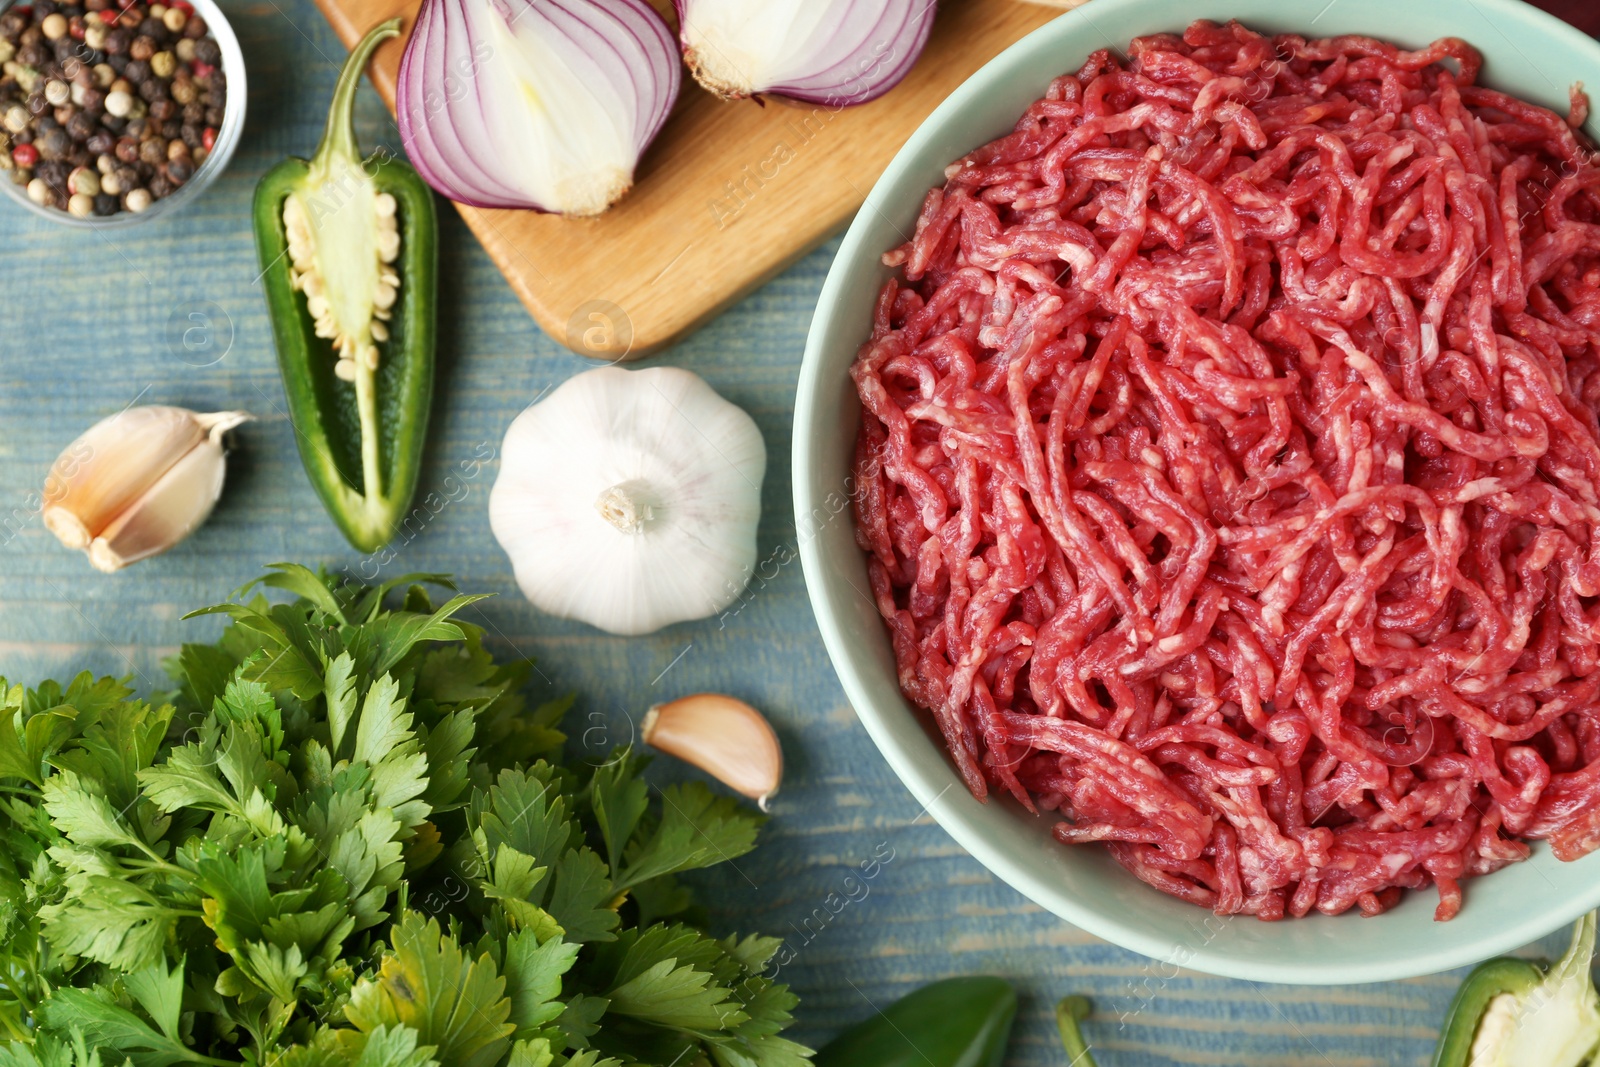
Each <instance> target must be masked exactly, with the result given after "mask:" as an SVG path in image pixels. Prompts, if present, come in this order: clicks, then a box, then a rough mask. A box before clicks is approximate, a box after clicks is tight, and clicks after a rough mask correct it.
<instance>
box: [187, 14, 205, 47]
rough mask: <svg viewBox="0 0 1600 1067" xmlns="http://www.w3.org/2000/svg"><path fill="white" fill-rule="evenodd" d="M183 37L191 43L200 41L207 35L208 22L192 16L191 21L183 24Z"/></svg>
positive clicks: (197, 16)
mask: <svg viewBox="0 0 1600 1067" xmlns="http://www.w3.org/2000/svg"><path fill="white" fill-rule="evenodd" d="M183 35H184V36H185V37H187V38H189V39H190V40H191V41H198V40H200V38H202V37H205V35H206V20H205V19H203V18H201V17H200V16H199V15H190V16H189V21H188V22H185V23H184V24H183Z"/></svg>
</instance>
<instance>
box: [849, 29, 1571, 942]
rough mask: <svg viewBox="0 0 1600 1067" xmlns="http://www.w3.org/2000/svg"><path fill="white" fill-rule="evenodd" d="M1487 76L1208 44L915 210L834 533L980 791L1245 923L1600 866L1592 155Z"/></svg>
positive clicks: (873, 348) (909, 685) (1237, 37)
mask: <svg viewBox="0 0 1600 1067" xmlns="http://www.w3.org/2000/svg"><path fill="white" fill-rule="evenodd" d="M1479 65H1480V61H1479V56H1478V54H1477V52H1476V51H1474V50H1473V49H1472V48H1471V47H1470V46H1469V45H1467V44H1466V43H1464V42H1462V41H1459V40H1455V39H1446V40H1441V41H1438V42H1436V43H1434V44H1433V45H1431V46H1429V47H1427V48H1424V49H1422V50H1420V51H1414V52H1408V51H1404V50H1401V49H1399V48H1396V47H1395V46H1393V45H1390V44H1386V43H1383V42H1381V41H1376V40H1372V39H1368V38H1364V37H1335V38H1330V39H1326V40H1307V39H1305V38H1302V37H1296V36H1277V37H1265V36H1262V35H1259V34H1256V33H1254V32H1251V31H1250V30H1248V29H1246V28H1244V27H1242V26H1239V25H1237V24H1230V25H1226V26H1223V25H1216V24H1213V23H1208V22H1197V23H1195V24H1194V25H1192V26H1190V27H1189V29H1188V30H1187V31H1186V32H1185V33H1184V34H1183V35H1182V36H1181V37H1178V36H1172V35H1160V36H1153V37H1145V38H1140V39H1138V40H1135V41H1134V42H1132V44H1131V45H1130V47H1129V49H1128V55H1127V57H1126V58H1125V59H1124V58H1122V57H1118V56H1114V55H1112V54H1111V53H1109V52H1106V51H1101V52H1097V53H1095V54H1094V55H1093V56H1091V57H1090V58H1089V59H1088V61H1087V62H1086V63H1085V65H1084V66H1083V68H1082V69H1081V70H1080V71H1078V72H1077V73H1076V74H1075V75H1068V76H1065V77H1061V78H1058V79H1057V80H1056V81H1055V82H1054V83H1053V84H1052V85H1051V86H1050V89H1049V92H1048V93H1047V94H1046V96H1045V97H1044V99H1042V100H1039V101H1038V102H1037V103H1035V104H1034V105H1033V106H1032V107H1030V108H1029V109H1028V111H1027V113H1026V114H1025V115H1024V116H1023V117H1022V119H1021V120H1020V121H1019V122H1018V124H1017V126H1016V128H1015V130H1014V132H1012V133H1010V134H1008V135H1007V136H1005V137H1002V138H1000V139H999V140H997V141H995V142H993V143H992V144H989V145H986V146H984V147H983V148H980V149H978V150H977V151H976V152H973V153H972V154H971V155H969V156H967V157H965V158H964V159H961V160H959V161H958V162H956V163H955V164H953V165H952V166H951V167H950V168H949V169H948V170H947V172H946V177H947V179H948V180H947V182H946V184H945V185H944V186H943V187H942V188H937V189H934V190H933V191H932V192H930V193H929V194H928V197H927V201H926V203H925V204H924V207H923V209H922V213H921V216H920V218H919V219H918V221H917V227H916V233H915V236H913V237H912V239H911V240H910V241H909V242H908V243H907V244H906V245H905V246H903V247H902V248H900V249H898V250H896V251H894V252H891V253H890V254H889V255H888V256H887V257H886V262H887V263H889V265H891V266H895V267H899V268H900V270H899V272H898V276H897V277H896V279H895V280H893V281H891V282H889V284H888V285H887V286H886V287H885V289H884V291H883V294H882V297H881V299H880V300H879V302H878V305H877V311H876V316H875V321H874V323H873V331H872V339H871V341H870V342H869V343H868V344H867V345H866V346H865V347H864V348H863V349H862V351H861V353H860V355H859V357H858V359H857V360H856V363H855V365H854V368H853V375H854V379H855V381H856V384H857V386H858V388H859V392H860V396H861V401H862V404H863V407H864V414H863V421H862V428H861V431H860V438H859V441H858V454H857V472H856V473H857V484H858V493H857V500H856V510H857V520H858V532H859V540H860V543H861V544H862V546H863V548H864V549H865V550H866V551H867V552H868V553H869V564H868V565H869V569H870V574H871V584H872V592H873V595H874V596H875V598H876V600H877V604H878V607H879V609H880V611H881V612H882V614H883V617H884V619H885V620H886V621H887V623H888V627H889V631H890V634H891V637H892V641H893V646H894V652H895V656H896V659H897V661H898V664H899V676H900V684H901V686H902V688H903V689H904V691H905V693H906V695H907V696H908V697H909V698H910V699H911V700H912V701H913V702H915V703H916V704H917V705H919V706H921V707H922V708H925V709H927V710H928V711H929V712H931V713H932V715H933V717H934V719H935V720H936V721H937V723H938V727H939V729H940V730H941V731H942V733H943V735H944V738H945V741H946V742H947V744H948V747H949V751H950V754H951V756H952V758H953V759H954V762H955V765H956V767H957V768H958V769H959V771H960V773H961V776H962V778H963V779H964V780H965V781H966V784H967V785H968V787H969V788H970V789H971V790H972V792H973V793H974V794H976V795H977V796H979V797H980V798H981V797H984V796H986V795H987V794H988V793H989V792H990V791H991V790H999V791H1002V792H1005V793H1009V794H1010V795H1012V796H1014V797H1015V798H1016V800H1017V801H1018V802H1019V803H1021V804H1022V805H1023V806H1025V807H1027V808H1029V809H1031V810H1045V811H1055V812H1059V813H1060V814H1061V815H1062V816H1063V820H1062V821H1061V822H1060V823H1059V824H1058V825H1057V826H1056V831H1055V833H1056V836H1057V837H1058V838H1059V839H1060V840H1061V841H1063V842H1069V843H1087V842H1105V843H1106V844H1107V846H1108V847H1109V848H1110V849H1111V851H1112V853H1113V854H1114V855H1115V857H1116V858H1117V859H1118V860H1119V861H1120V862H1121V863H1122V864H1123V865H1124V866H1126V867H1127V868H1128V869H1129V870H1131V871H1132V872H1133V873H1134V874H1136V875H1137V876H1138V877H1140V878H1142V879H1143V880H1145V881H1146V882H1148V883H1150V884H1152V885H1154V886H1156V887H1158V888H1160V889H1162V890H1165V891H1166V892H1168V893H1171V894H1173V895H1175V896H1178V897H1181V898H1183V899H1185V900H1188V901H1191V902H1193V903H1195V904H1198V905H1203V906H1205V907H1208V908H1212V909H1214V910H1216V911H1218V912H1222V913H1249V914H1254V915H1257V916H1259V917H1261V918H1263V919H1275V918H1279V917H1282V916H1285V915H1294V916H1298V915H1304V914H1306V913H1307V912H1309V911H1311V910H1312V909H1317V910H1320V911H1323V912H1328V913H1339V912H1343V911H1346V910H1347V909H1349V908H1351V907H1358V908H1360V909H1361V910H1362V911H1363V912H1366V913H1368V914H1372V913H1377V912H1380V911H1382V910H1384V909H1385V908H1388V907H1390V906H1392V905H1393V904H1394V903H1395V902H1396V901H1397V900H1398V899H1399V896H1400V893H1401V890H1403V889H1407V888H1421V887H1424V886H1427V885H1430V884H1431V885H1433V886H1435V887H1437V891H1438V893H1439V906H1438V912H1437V914H1438V917H1439V918H1441V919H1447V918H1449V917H1451V916H1452V915H1454V914H1455V913H1456V911H1457V909H1458V908H1459V907H1460V905H1461V894H1462V891H1461V880H1462V879H1463V878H1465V877H1467V876H1470V875H1478V874H1484V873H1486V872H1489V871H1493V870H1495V869H1497V868H1499V867H1502V866H1504V865H1506V864H1508V863H1511V862H1514V861H1517V860H1520V859H1523V858H1524V857H1525V856H1527V854H1528V845H1527V843H1526V842H1527V841H1529V840H1531V839H1541V838H1544V839H1549V841H1550V843H1551V845H1552V847H1553V849H1554V851H1555V853H1556V855H1557V856H1559V857H1561V858H1562V859H1574V858H1576V857H1578V856H1582V855H1584V854H1586V853H1588V852H1590V851H1591V850H1593V849H1594V848H1595V847H1596V845H1597V844H1600V699H1597V698H1600V600H1597V598H1600V539H1597V537H1596V530H1597V528H1600V492H1597V488H1600V427H1597V424H1596V418H1595V405H1596V403H1597V401H1600V358H1597V357H1600V347H1597V346H1600V167H1597V166H1596V165H1595V162H1594V159H1593V158H1592V155H1591V149H1590V148H1589V146H1588V145H1587V143H1586V142H1584V141H1583V140H1582V139H1581V138H1580V135H1579V134H1577V133H1576V132H1575V130H1574V128H1573V127H1574V126H1575V125H1576V124H1577V122H1578V121H1580V120H1581V118H1582V116H1583V114H1584V113H1585V110H1586V101H1585V100H1584V99H1583V98H1582V96H1581V94H1579V93H1578V92H1576V91H1574V94H1573V100H1572V104H1571V114H1570V115H1569V116H1568V118H1569V119H1570V120H1572V121H1571V122H1569V121H1568V119H1563V118H1562V117H1561V116H1558V115H1557V114H1556V113H1554V112H1552V111H1550V110H1548V109H1546V108H1543V107H1538V106H1535V105H1533V104H1529V103H1526V102H1523V101H1521V100H1517V99H1515V98H1513V97H1510V96H1507V95H1505V94H1502V93H1498V92H1495V91H1493V90H1491V89H1487V88H1484V87H1481V86H1479V85H1477V84H1476V81H1477V74H1478V68H1479Z"/></svg>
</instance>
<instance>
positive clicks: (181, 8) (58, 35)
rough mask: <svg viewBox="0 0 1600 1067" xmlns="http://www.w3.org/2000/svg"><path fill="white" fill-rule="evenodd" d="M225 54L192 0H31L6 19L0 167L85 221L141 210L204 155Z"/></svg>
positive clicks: (216, 112)
mask: <svg viewBox="0 0 1600 1067" xmlns="http://www.w3.org/2000/svg"><path fill="white" fill-rule="evenodd" d="M227 92H228V89H227V79H226V77H225V75H224V74H223V70H222V50H221V48H220V47H219V46H218V44H217V41H216V39H215V38H214V37H212V36H211V35H210V31H209V29H208V28H207V26H206V23H205V20H204V19H203V18H201V17H200V16H199V15H196V14H195V13H194V9H193V8H192V7H191V6H190V5H189V4H188V3H186V2H185V0H174V2H173V3H171V4H170V5H169V4H161V3H152V4H148V5H146V4H143V3H138V2H135V0H81V2H80V3H71V4H63V3H58V2H56V0H34V2H33V3H32V4H31V5H19V6H16V7H12V8H11V9H10V10H8V11H6V12H5V13H4V14H3V15H0V170H9V171H10V172H11V176H12V178H13V180H14V181H16V183H17V184H19V185H22V186H25V187H26V188H27V192H28V198H29V199H30V200H32V201H33V202H34V203H36V204H42V205H45V206H48V207H53V208H57V209H59V210H62V211H67V212H70V213H71V214H73V215H76V216H78V217H80V218H88V217H91V216H105V215H114V214H116V213H117V212H119V211H131V212H135V213H138V212H143V211H147V210H149V208H150V206H151V205H152V204H153V203H155V201H157V200H160V199H162V198H163V197H166V196H170V195H171V194H172V193H173V192H175V191H176V190H177V189H178V188H179V187H180V186H182V185H183V184H184V183H185V182H187V181H189V180H190V179H191V178H192V177H193V176H194V174H195V172H196V171H198V170H199V169H200V167H201V165H202V164H204V163H205V161H206V157H207V156H208V155H209V154H210V152H211V149H212V147H213V146H214V145H215V143H216V138H217V131H218V129H220V128H221V126H222V118H223V113H224V111H225V109H226V106H227Z"/></svg>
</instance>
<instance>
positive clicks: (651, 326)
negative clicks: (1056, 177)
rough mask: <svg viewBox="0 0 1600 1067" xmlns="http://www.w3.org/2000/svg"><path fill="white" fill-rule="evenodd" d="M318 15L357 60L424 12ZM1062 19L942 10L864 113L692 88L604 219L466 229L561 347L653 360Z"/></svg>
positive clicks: (381, 58) (466, 213) (819, 235)
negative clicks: (732, 98)
mask: <svg viewBox="0 0 1600 1067" xmlns="http://www.w3.org/2000/svg"><path fill="white" fill-rule="evenodd" d="M930 2H931V0H930ZM317 4H318V6H319V7H321V9H322V10H323V12H324V13H325V14H326V15H327V17H328V20H329V21H330V22H331V23H332V24H333V27H334V30H335V32H336V33H337V34H338V36H339V38H340V40H341V41H343V42H344V44H345V46H346V47H348V46H350V45H351V44H353V43H354V42H355V41H356V40H358V39H360V37H361V35H362V34H364V33H365V32H366V31H367V30H368V29H370V28H372V26H374V25H376V24H377V23H379V22H381V21H383V20H384V19H387V18H392V17H394V16H395V15H403V16H404V17H405V19H406V34H407V35H408V36H409V34H410V30H411V25H412V22H413V20H414V18H415V15H416V11H417V9H418V7H419V6H420V4H419V0H317ZM1056 14H1057V12H1055V11H1051V10H1050V9H1048V8H1045V7H1039V6H1036V5H1033V4H1019V3H1017V2H1016V0H961V2H956V3H946V4H943V5H941V11H940V13H939V17H938V19H937V21H936V22H935V25H934V31H933V36H932V38H931V39H930V40H929V42H928V48H927V51H926V52H925V53H924V54H923V57H922V59H921V61H920V62H919V63H918V64H917V65H916V67H915V68H913V70H912V72H911V74H910V75H909V76H908V77H907V78H906V80H905V81H903V82H902V83H900V85H898V86H897V87H896V88H895V89H894V90H893V91H891V92H890V93H888V94H887V95H885V96H883V97H882V98H880V99H878V100H875V101H873V102H872V103H870V104H865V105H863V106H861V107H855V108H844V109H838V108H831V107H811V106H809V105H807V106H800V105H794V106H787V105H784V104H780V103H776V102H773V103H769V104H768V105H767V106H764V107H763V106H761V105H759V104H756V103H754V102H752V101H742V102H740V103H733V104H730V103H724V102H722V101H719V100H717V99H716V98H715V97H713V96H712V95H711V94H710V93H707V92H704V91H703V90H701V89H700V87H699V86H697V85H695V84H694V83H693V81H692V80H690V79H689V78H688V77H687V76H685V84H684V88H683V92H682V95H681V96H680V97H679V100H678V106H677V108H676V110H675V111H674V112H673V114H672V117H671V118H670V119H669V120H668V121H667V125H666V128H665V129H663V130H662V132H661V136H660V137H659V138H657V140H656V143H655V144H654V146H652V148H651V150H650V151H649V153H648V154H647V155H646V156H645V158H644V161H643V164H642V166H641V167H640V169H639V174H638V178H637V181H636V183H635V185H634V188H633V191H632V192H630V193H629V194H628V195H627V197H625V198H624V199H623V201H622V202H621V203H620V204H618V205H617V206H616V207H614V208H612V209H611V210H610V211H608V212H607V213H606V214H605V215H603V216H601V217H600V218H597V219H564V218H559V217H557V216H553V215H539V214H536V213H534V212H531V211H487V210H482V209H479V208H472V207H465V206H461V207H460V211H461V215H462V217H463V218H465V219H466V221H467V225H468V226H470V227H471V228H472V231H473V232H474V233H475V234H477V236H478V239H479V240H480V241H481V242H482V243H483V246H484V248H485V249H486V250H487V251H488V253H489V257H490V258H491V259H493V260H494V261H495V263H496V264H498V265H499V267H500V269H501V271H502V272H504V274H505V276H506V280H507V281H508V282H510V284H511V288H512V290H513V291H514V292H515V293H516V294H517V295H518V297H520V298H521V300H522V302H523V304H524V305H526V306H527V308H528V310H529V311H530V312H531V313H532V314H533V317H534V318H535V319H536V320H538V322H539V325H540V326H542V327H544V330H545V332H546V333H548V334H550V336H551V337H553V338H555V339H556V340H557V341H560V342H561V343H563V344H566V345H568V346H569V347H573V348H577V349H578V350H579V351H582V352H584V353H585V354H587V355H591V356H596V357H599V358H604V359H608V360H609V359H616V358H619V357H626V358H637V357H641V356H645V355H649V354H650V353H652V352H655V351H657V350H658V349H660V348H661V346H663V345H665V344H668V343H669V342H671V341H673V340H674V339H676V338H678V337H681V336H683V335H684V334H685V333H687V332H688V331H690V330H692V329H694V328H695V327H696V326H699V325H701V324H703V323H704V322H706V321H707V320H708V319H710V318H711V317H712V316H713V315H715V314H716V313H717V312H719V311H721V310H723V309H724V308H726V307H727V306H728V305H729V304H730V303H732V302H733V301H735V300H737V299H738V298H739V297H741V296H743V295H744V294H745V293H748V292H749V291H750V290H751V289H752V288H754V287H755V286H757V285H759V284H760V283H762V282H763V281H766V280H767V279H768V278H770V277H772V276H773V275H774V274H776V273H777V272H778V271H780V270H782V269H783V268H784V267H786V266H788V265H789V264H790V263H792V262H793V261H794V260H795V259H796V258H797V257H798V256H800V255H801V254H802V253H804V252H806V251H807V250H809V249H811V248H813V247H815V245H816V244H817V242H819V241H821V240H822V239H823V238H824V237H826V236H827V235H828V234H830V233H832V232H834V231H835V230H837V229H838V228H839V227H841V226H843V225H844V224H845V222H847V221H848V220H849V219H850V217H851V216H852V215H854V214H855V211H856V209H857V208H859V207H860V206H861V203H862V201H864V200H865V199H866V196H867V192H868V191H869V190H870V189H871V188H872V184H873V183H874V182H875V181H877V179H878V175H879V174H881V173H882V172H883V169H884V168H885V167H887V166H888V164H889V160H890V159H892V158H893V156H894V154H895V152H896V151H898V150H899V148H900V146H901V145H902V144H903V143H904V142H905V140H906V138H907V137H909V136H910V135H911V133H912V131H914V130H915V129H916V128H917V126H918V125H920V124H921V122H922V120H923V119H924V118H926V117H927V116H928V114H929V113H930V112H931V111H932V110H933V109H934V108H935V107H936V106H938V105H939V103H940V102H942V101H943V100H944V98H945V97H946V96H948V95H949V94H950V92H951V90H953V89H955V88H956V86H958V85H960V84H961V83H962V82H963V81H965V80H966V79H967V77H968V76H969V75H971V74H972V73H973V72H974V71H976V70H977V69H978V68H979V67H980V66H982V65H983V64H984V63H985V62H987V61H988V60H989V59H991V58H993V57H994V56H996V55H998V54H999V53H1000V52H1001V51H1002V50H1003V49H1004V48H1006V46H1008V45H1010V44H1013V43H1014V42H1016V41H1017V40H1019V39H1021V38H1022V37H1023V36H1025V35H1026V34H1027V33H1028V32H1029V31H1030V30H1034V29H1037V28H1038V27H1039V26H1042V25H1043V24H1044V23H1046V22H1048V21H1049V20H1050V19H1051V18H1052V17H1054V16H1055V15H1056ZM402 53H403V46H402V44H401V41H400V40H395V41H392V42H390V43H388V44H387V45H385V46H384V47H383V48H382V49H381V50H380V51H379V52H378V54H377V55H376V56H375V57H374V59H373V68H372V76H373V82H374V84H376V85H377V87H378V91H379V93H381V94H382V96H383V98H384V100H385V101H386V102H387V103H388V104H389V106H390V109H391V110H392V109H393V107H394V85H395V78H396V76H397V74H398V72H399V69H400V57H401V55H402ZM1040 88H1041V90H1042V89H1043V86H1041V87H1040Z"/></svg>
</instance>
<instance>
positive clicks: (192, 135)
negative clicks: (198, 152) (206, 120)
mask: <svg viewBox="0 0 1600 1067" xmlns="http://www.w3.org/2000/svg"><path fill="white" fill-rule="evenodd" d="M202 133H203V131H202V130H201V129H200V127H199V126H196V125H194V124H193V123H190V122H185V123H184V124H183V126H182V127H181V128H180V129H179V130H178V136H179V137H180V138H182V140H183V143H184V144H186V145H188V146H189V147H190V148H199V147H200V146H201V144H203V143H204V142H203V141H201V139H200V138H201V135H202Z"/></svg>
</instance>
